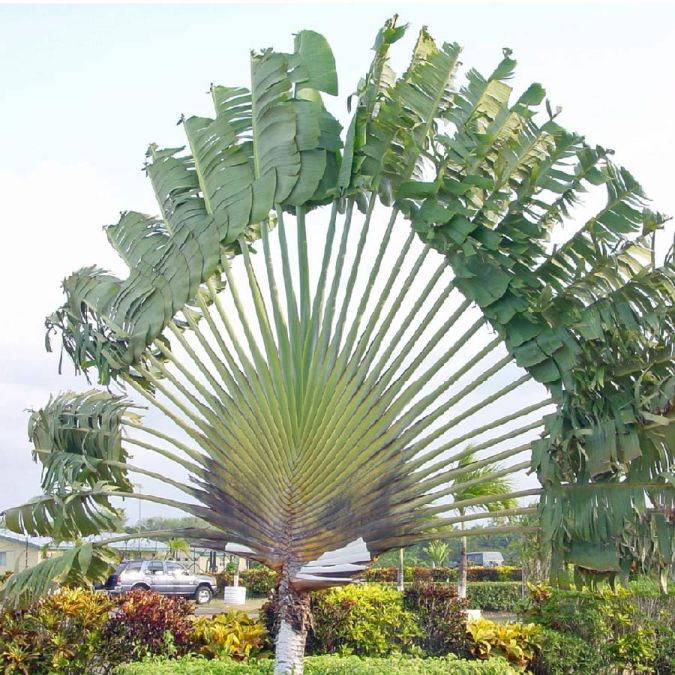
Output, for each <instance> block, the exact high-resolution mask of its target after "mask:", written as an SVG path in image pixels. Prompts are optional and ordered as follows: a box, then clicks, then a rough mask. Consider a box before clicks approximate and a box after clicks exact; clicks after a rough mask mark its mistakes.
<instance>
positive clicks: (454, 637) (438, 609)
mask: <svg viewBox="0 0 675 675" xmlns="http://www.w3.org/2000/svg"><path fill="white" fill-rule="evenodd" d="M403 605H404V607H405V608H406V609H407V610H408V611H410V612H412V614H413V615H414V616H415V620H416V622H417V625H418V626H419V628H420V633H421V634H420V637H418V638H416V644H418V645H419V647H420V648H421V649H422V650H423V651H424V653H425V654H428V655H432V656H441V655H445V654H448V653H454V654H462V655H465V654H466V653H467V652H468V647H469V645H468V641H467V639H466V609H467V606H468V604H467V601H466V600H463V599H460V598H458V597H457V592H456V590H455V588H454V587H451V586H448V585H446V584H434V583H423V582H416V583H414V584H413V585H412V587H411V588H408V589H406V591H405V593H404V596H403Z"/></svg>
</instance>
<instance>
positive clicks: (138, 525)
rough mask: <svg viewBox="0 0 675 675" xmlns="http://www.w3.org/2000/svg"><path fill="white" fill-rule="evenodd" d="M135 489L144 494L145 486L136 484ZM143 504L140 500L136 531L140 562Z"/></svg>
mask: <svg viewBox="0 0 675 675" xmlns="http://www.w3.org/2000/svg"><path fill="white" fill-rule="evenodd" d="M134 487H135V488H136V491H137V492H138V494H139V495H140V494H142V492H143V486H142V485H141V484H140V483H134ZM142 504H143V500H142V499H139V500H138V523H137V524H136V531H137V533H138V558H139V560H140V558H141V506H142Z"/></svg>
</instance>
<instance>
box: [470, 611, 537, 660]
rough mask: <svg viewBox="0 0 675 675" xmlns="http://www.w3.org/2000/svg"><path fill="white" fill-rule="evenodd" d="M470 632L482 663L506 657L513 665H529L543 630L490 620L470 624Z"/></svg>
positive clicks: (531, 624) (476, 654) (472, 645)
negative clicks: (490, 659) (492, 658)
mask: <svg viewBox="0 0 675 675" xmlns="http://www.w3.org/2000/svg"><path fill="white" fill-rule="evenodd" d="M467 631H468V633H469V635H470V637H471V651H472V653H473V654H474V656H476V657H477V658H479V659H487V658H489V657H490V656H494V655H498V656H504V657H505V658H506V659H508V661H509V662H510V663H513V664H515V665H516V666H520V667H523V668H524V667H525V666H527V665H529V664H530V663H531V662H532V661H533V659H534V657H535V655H536V653H537V651H538V649H539V644H538V642H537V640H538V637H539V631H540V628H539V627H538V626H537V625H536V624H533V623H529V624H524V623H496V622H494V621H490V620H488V619H479V620H478V621H469V622H468V623H467Z"/></svg>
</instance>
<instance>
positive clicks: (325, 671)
mask: <svg viewBox="0 0 675 675" xmlns="http://www.w3.org/2000/svg"><path fill="white" fill-rule="evenodd" d="M273 670H274V663H273V662H272V661H271V660H269V659H268V660H260V661H249V662H248V663H240V662H237V661H231V660H222V661H221V660H218V661H215V660H214V661H206V660H204V659H200V658H195V657H185V658H181V659H171V660H167V659H155V660H151V661H145V662H143V663H132V664H128V665H124V666H120V667H119V668H117V670H116V671H115V675H272V673H273ZM517 673H518V671H517V670H515V669H514V668H513V667H512V666H510V665H509V663H508V662H507V661H506V660H504V659H502V658H492V659H489V660H488V661H467V660H464V659H456V658H453V657H451V656H448V657H442V658H429V659H421V658H406V657H403V656H392V657H389V658H387V659H378V658H360V657H358V656H344V657H340V656H333V655H330V656H308V657H307V658H306V659H305V675H516V674H517Z"/></svg>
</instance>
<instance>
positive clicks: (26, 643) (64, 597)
mask: <svg viewBox="0 0 675 675" xmlns="http://www.w3.org/2000/svg"><path fill="white" fill-rule="evenodd" d="M112 608H113V603H112V602H111V601H110V600H108V598H107V597H106V596H104V595H102V594H100V593H95V592H94V591H90V590H87V589H82V588H75V589H69V588H62V589H60V590H59V591H57V592H56V593H54V594H52V595H47V596H45V597H44V598H42V599H41V600H39V601H38V602H35V603H33V604H31V605H30V606H29V607H27V608H25V609H18V610H14V609H10V608H6V609H4V610H2V611H0V672H2V673H4V674H5V675H9V674H14V673H22V674H23V675H47V674H51V673H66V674H68V675H79V674H80V673H92V672H99V671H100V669H101V668H103V667H104V666H105V660H104V659H102V655H101V649H100V648H101V639H102V632H103V630H104V628H105V626H106V624H107V622H108V614H109V612H110V611H111V609H112Z"/></svg>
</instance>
